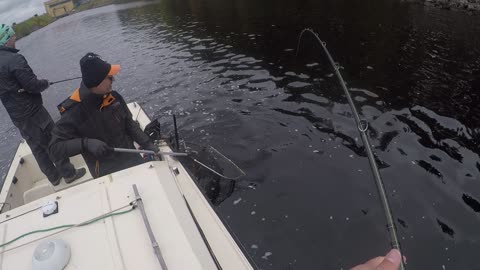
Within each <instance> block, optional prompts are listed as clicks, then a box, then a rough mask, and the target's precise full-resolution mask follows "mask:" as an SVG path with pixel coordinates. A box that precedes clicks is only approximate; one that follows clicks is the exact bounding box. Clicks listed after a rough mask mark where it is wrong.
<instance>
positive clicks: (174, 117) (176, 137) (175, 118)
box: [173, 114, 180, 151]
mask: <svg viewBox="0 0 480 270" xmlns="http://www.w3.org/2000/svg"><path fill="white" fill-rule="evenodd" d="M173 127H174V128H175V150H177V151H178V149H179V147H180V145H179V142H178V129H177V117H176V116H175V114H174V115H173Z"/></svg>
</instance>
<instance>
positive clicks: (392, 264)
mask: <svg viewBox="0 0 480 270" xmlns="http://www.w3.org/2000/svg"><path fill="white" fill-rule="evenodd" d="M401 260H402V255H401V254H400V251H398V249H392V250H390V252H388V253H387V255H385V259H384V260H383V261H382V262H381V263H380V264H379V265H378V266H377V267H376V268H375V270H398V267H399V266H400V262H401Z"/></svg>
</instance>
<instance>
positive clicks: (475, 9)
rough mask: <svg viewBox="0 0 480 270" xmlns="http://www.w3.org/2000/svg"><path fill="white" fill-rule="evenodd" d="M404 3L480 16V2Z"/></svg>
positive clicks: (415, 0)
mask: <svg viewBox="0 0 480 270" xmlns="http://www.w3.org/2000/svg"><path fill="white" fill-rule="evenodd" d="M402 1H404V2H408V3H412V4H418V5H423V6H428V7H435V8H439V9H444V10H452V11H464V12H468V13H471V14H480V0H402Z"/></svg>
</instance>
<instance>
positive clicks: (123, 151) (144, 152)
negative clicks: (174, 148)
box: [113, 148, 188, 157]
mask: <svg viewBox="0 0 480 270" xmlns="http://www.w3.org/2000/svg"><path fill="white" fill-rule="evenodd" d="M113 151H115V152H119V153H132V154H150V155H159V156H160V155H163V156H180V157H186V156H188V154H187V153H178V152H158V153H155V152H154V151H150V150H138V149H127V148H113Z"/></svg>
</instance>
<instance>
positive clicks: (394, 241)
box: [297, 28, 405, 270]
mask: <svg viewBox="0 0 480 270" xmlns="http://www.w3.org/2000/svg"><path fill="white" fill-rule="evenodd" d="M304 33H311V34H312V35H313V36H314V37H315V39H316V40H317V41H318V42H319V43H320V45H321V46H322V48H323V51H324V52H325V54H326V55H327V57H328V60H329V62H330V64H331V65H332V67H333V69H334V70H335V74H336V76H337V78H338V80H339V82H340V85H341V86H342V89H343V91H344V93H345V96H346V97H347V100H348V104H349V105H350V109H351V110H352V112H353V115H354V117H355V122H356V124H357V128H358V131H359V132H360V135H361V137H362V140H363V144H364V145H365V149H366V152H367V156H368V160H369V163H370V167H371V169H372V172H373V177H374V178H375V183H376V185H377V189H378V193H379V196H380V200H381V202H382V206H383V210H384V211H385V216H386V218H387V229H388V231H389V233H390V240H391V247H392V248H395V249H398V250H399V251H400V253H401V250H400V242H399V240H398V236H397V229H396V227H395V222H394V220H393V214H392V210H391V208H390V203H389V202H388V198H387V193H386V191H385V186H384V184H383V180H382V177H381V175H380V172H379V170H378V167H377V163H376V161H375V156H374V154H373V151H372V146H371V144H370V140H369V138H368V136H367V130H368V122H367V121H366V120H361V119H360V116H359V115H358V112H357V109H356V107H355V104H354V103H353V99H352V97H351V96H350V92H349V91H348V88H347V86H346V83H345V81H344V80H343V77H342V74H340V66H339V64H337V63H335V61H334V60H333V58H332V56H331V55H330V52H329V51H328V49H327V44H326V43H325V42H324V41H322V40H321V39H320V38H319V37H318V34H317V33H315V32H314V31H313V30H312V29H308V28H307V29H304V30H303V31H302V32H301V33H300V37H299V39H298V46H297V55H298V52H299V49H300V42H301V41H302V37H303V34H304ZM402 255H403V254H402ZM404 269H405V266H404V264H403V260H401V263H400V268H399V270H404Z"/></svg>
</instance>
